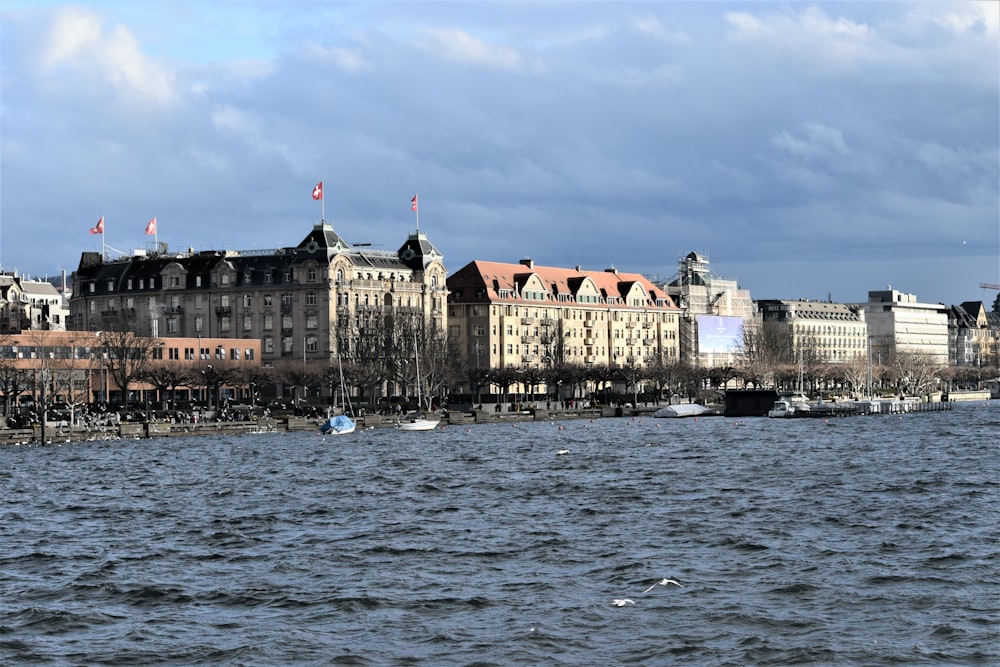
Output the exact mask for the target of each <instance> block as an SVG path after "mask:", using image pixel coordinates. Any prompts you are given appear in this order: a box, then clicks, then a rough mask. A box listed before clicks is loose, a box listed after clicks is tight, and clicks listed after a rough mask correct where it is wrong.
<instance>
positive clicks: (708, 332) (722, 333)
mask: <svg viewBox="0 0 1000 667" xmlns="http://www.w3.org/2000/svg"><path fill="white" fill-rule="evenodd" d="M697 320H698V352H699V354H729V353H733V352H738V351H739V349H740V348H741V347H742V346H743V318H742V317H720V316H718V315H698V316H697Z"/></svg>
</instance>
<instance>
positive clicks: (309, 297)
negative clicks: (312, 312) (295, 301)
mask: <svg viewBox="0 0 1000 667" xmlns="http://www.w3.org/2000/svg"><path fill="white" fill-rule="evenodd" d="M306 305H307V306H315V305H316V292H314V291H312V290H310V291H308V292H306Z"/></svg>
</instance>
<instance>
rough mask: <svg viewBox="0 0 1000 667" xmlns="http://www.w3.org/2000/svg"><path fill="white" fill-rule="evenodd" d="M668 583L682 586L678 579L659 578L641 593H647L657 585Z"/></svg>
mask: <svg viewBox="0 0 1000 667" xmlns="http://www.w3.org/2000/svg"><path fill="white" fill-rule="evenodd" d="M668 584H673V585H674V586H680V587H681V588H684V587H683V586H681V583H680V582H679V581H674V580H673V579H661V580H659V581H657V582H656V583H655V584H653V585H652V586H650V587H649V588H647V589H646V590H644V591H643V593H648V592H649V591H651V590H653V589H654V588H656V587H657V586H667V585H668Z"/></svg>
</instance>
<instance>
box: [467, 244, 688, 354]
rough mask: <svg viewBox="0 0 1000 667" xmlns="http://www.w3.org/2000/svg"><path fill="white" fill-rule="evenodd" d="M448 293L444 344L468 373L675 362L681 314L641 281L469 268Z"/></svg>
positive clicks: (492, 265)
mask: <svg viewBox="0 0 1000 667" xmlns="http://www.w3.org/2000/svg"><path fill="white" fill-rule="evenodd" d="M448 290H449V297H448V304H449V305H448V311H449V312H448V321H449V332H448V333H449V339H451V340H453V341H457V343H458V348H459V349H460V350H461V351H462V352H463V353H464V354H465V355H466V357H467V359H468V360H469V365H470V366H471V367H474V368H482V369H491V368H546V367H551V366H555V365H559V364H578V365H582V366H596V365H605V366H609V367H611V368H615V367H626V366H632V367H636V366H638V367H641V366H650V365H652V364H655V363H656V362H657V361H663V362H676V361H677V360H678V329H677V327H678V317H679V314H680V311H679V309H678V308H677V307H676V306H675V305H674V302H673V301H672V300H671V299H670V297H669V296H667V294H666V293H665V292H664V291H663V290H662V289H660V288H658V287H656V286H655V285H653V284H652V283H651V282H650V281H649V280H648V279H646V278H644V277H643V276H641V275H639V274H633V273H622V272H619V271H617V270H615V269H608V270H606V271H584V270H582V269H581V268H580V267H576V268H572V269H566V268H557V267H550V266H539V265H536V264H535V263H534V261H532V260H530V259H525V260H521V262H520V263H517V264H507V263H502V262H487V261H474V262H470V263H469V264H467V265H466V266H464V267H463V268H461V269H459V270H458V271H456V272H455V273H454V274H453V275H451V276H450V277H449V278H448Z"/></svg>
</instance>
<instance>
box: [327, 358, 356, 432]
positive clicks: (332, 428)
mask: <svg viewBox="0 0 1000 667" xmlns="http://www.w3.org/2000/svg"><path fill="white" fill-rule="evenodd" d="M337 365H338V367H339V368H340V395H341V398H342V401H341V402H342V403H343V406H342V407H343V409H344V414H341V415H334V416H333V417H330V418H329V419H327V420H326V421H325V422H323V423H321V424H320V425H319V432H320V434H322V435H347V434H348V433H354V429H356V428H357V424H355V423H354V420H353V419H351V418H350V417H348V416H347V412H348V411H349V410H350V409H351V399H350V398H349V397H348V395H347V392H346V391H345V390H344V367H343V366H342V365H341V364H340V355H337Z"/></svg>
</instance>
